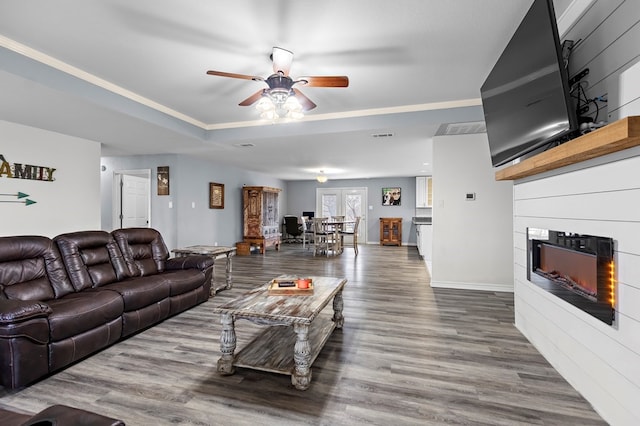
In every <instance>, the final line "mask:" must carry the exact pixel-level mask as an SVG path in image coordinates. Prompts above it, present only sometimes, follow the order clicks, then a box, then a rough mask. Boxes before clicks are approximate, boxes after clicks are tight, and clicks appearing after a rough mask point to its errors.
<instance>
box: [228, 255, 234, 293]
mask: <svg viewBox="0 0 640 426" xmlns="http://www.w3.org/2000/svg"><path fill="white" fill-rule="evenodd" d="M232 269H233V266H232V265H231V253H227V290H230V289H231V286H232V285H233V282H232V278H231V272H232Z"/></svg>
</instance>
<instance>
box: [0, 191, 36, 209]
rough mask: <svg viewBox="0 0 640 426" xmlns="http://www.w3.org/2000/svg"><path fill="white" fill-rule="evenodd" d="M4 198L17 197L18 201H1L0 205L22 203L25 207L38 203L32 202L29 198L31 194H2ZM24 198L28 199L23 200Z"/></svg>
mask: <svg viewBox="0 0 640 426" xmlns="http://www.w3.org/2000/svg"><path fill="white" fill-rule="evenodd" d="M0 196H2V197H16V198H17V200H0V203H20V204H24V205H25V206H30V205H31V204H35V203H36V201H33V200H30V199H28V198H27V197H28V196H29V194H25V193H24V192H18V193H17V194H0ZM22 198H26V199H25V200H23V199H22Z"/></svg>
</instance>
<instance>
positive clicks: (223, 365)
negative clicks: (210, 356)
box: [218, 314, 236, 376]
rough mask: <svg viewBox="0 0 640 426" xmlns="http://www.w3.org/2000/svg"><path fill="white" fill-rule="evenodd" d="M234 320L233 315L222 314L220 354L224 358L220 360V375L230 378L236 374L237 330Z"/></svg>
mask: <svg viewBox="0 0 640 426" xmlns="http://www.w3.org/2000/svg"><path fill="white" fill-rule="evenodd" d="M234 322H235V321H234V318H233V315H231V314H222V317H221V319H220V323H221V324H222V332H221V333H220V352H221V353H222V356H221V357H220V359H219V360H218V373H220V374H222V375H223V376H228V375H230V374H233V373H235V368H234V367H233V352H234V351H235V350H236V330H235V325H234Z"/></svg>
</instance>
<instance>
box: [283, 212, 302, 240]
mask: <svg viewBox="0 0 640 426" xmlns="http://www.w3.org/2000/svg"><path fill="white" fill-rule="evenodd" d="M284 232H285V235H286V236H287V239H286V240H285V241H286V242H288V243H299V242H301V241H302V240H301V239H300V236H301V235H302V233H303V232H304V230H303V229H302V225H301V224H299V223H298V217H297V216H285V217H284Z"/></svg>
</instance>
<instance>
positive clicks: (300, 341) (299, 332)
mask: <svg viewBox="0 0 640 426" xmlns="http://www.w3.org/2000/svg"><path fill="white" fill-rule="evenodd" d="M293 329H294V331H295V332H296V336H297V338H296V344H295V346H294V348H293V360H294V362H295V367H293V372H292V374H291V384H293V386H295V387H296V389H299V390H306V389H308V388H309V385H310V383H311V345H310V344H309V326H308V325H307V324H294V325H293Z"/></svg>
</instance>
